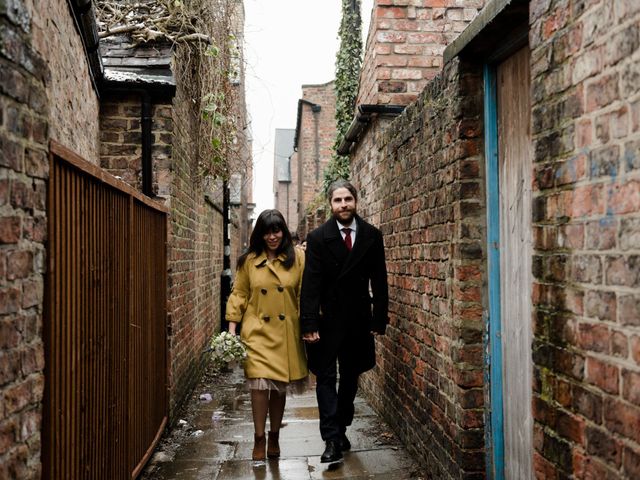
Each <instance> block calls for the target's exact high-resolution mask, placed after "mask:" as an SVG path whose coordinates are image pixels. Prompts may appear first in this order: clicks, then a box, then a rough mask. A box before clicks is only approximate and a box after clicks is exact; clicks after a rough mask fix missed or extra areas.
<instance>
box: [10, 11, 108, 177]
mask: <svg viewBox="0 0 640 480" xmlns="http://www.w3.org/2000/svg"><path fill="white" fill-rule="evenodd" d="M12 3H15V2H8V4H9V5H11V4H12ZM18 3H22V1H19V2H18ZM24 3H25V4H26V6H27V8H28V10H29V12H31V15H32V23H31V33H32V39H33V48H34V49H35V50H37V51H38V52H39V54H40V55H41V56H42V57H43V58H45V59H46V61H47V63H48V64H49V72H50V73H49V77H48V78H47V97H48V98H49V105H50V108H49V116H50V122H49V135H50V137H51V138H52V139H54V140H57V141H59V142H60V143H62V144H63V145H64V146H66V147H68V148H71V149H72V150H74V151H75V152H76V153H78V154H79V155H80V156H82V157H84V158H85V159H86V160H87V161H89V162H91V163H94V164H97V163H98V155H99V136H98V128H99V127H98V109H99V100H98V97H97V95H96V93H95V90H94V88H93V85H92V83H91V77H90V76H89V66H88V63H87V60H86V56H85V53H84V47H83V44H82V39H81V37H80V35H78V31H77V30H76V27H75V24H74V19H73V16H72V14H71V10H70V8H69V3H68V2H67V1H66V0H49V1H46V2H38V1H34V0H26V1H25V2H24Z"/></svg>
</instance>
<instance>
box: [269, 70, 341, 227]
mask: <svg viewBox="0 0 640 480" xmlns="http://www.w3.org/2000/svg"><path fill="white" fill-rule="evenodd" d="M335 103H336V97H335V85H334V82H333V81H331V82H327V83H323V84H319V85H303V86H302V98H301V99H300V100H298V114H297V119H296V129H295V134H294V139H293V148H294V152H293V154H292V155H291V157H290V160H289V176H290V182H291V183H290V184H289V185H288V189H289V195H290V199H291V200H290V202H292V204H291V205H290V208H289V217H288V218H287V221H288V224H289V228H290V229H291V231H292V232H296V233H297V235H298V237H299V238H301V239H304V238H305V237H306V235H307V233H308V232H309V230H310V229H313V228H314V227H313V226H314V219H315V214H316V210H317V209H318V207H319V206H320V204H321V202H322V201H323V199H322V198H320V200H319V197H318V192H320V191H322V181H323V178H324V177H323V171H324V168H325V167H326V166H327V164H328V163H329V160H331V156H332V154H333V144H334V142H335V136H336V121H335V115H336V107H335ZM277 201H278V202H281V200H279V199H278V200H277ZM294 208H295V210H294Z"/></svg>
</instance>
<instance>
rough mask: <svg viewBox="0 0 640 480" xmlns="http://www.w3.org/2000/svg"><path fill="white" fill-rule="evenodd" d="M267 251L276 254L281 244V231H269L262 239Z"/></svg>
mask: <svg viewBox="0 0 640 480" xmlns="http://www.w3.org/2000/svg"><path fill="white" fill-rule="evenodd" d="M262 238H263V239H264V244H265V245H266V246H267V250H268V251H270V252H271V253H276V252H277V250H278V248H279V247H280V244H281V243H282V230H271V231H269V232H267V233H266V235H264V236H263V237H262Z"/></svg>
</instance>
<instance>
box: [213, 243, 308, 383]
mask: <svg viewBox="0 0 640 480" xmlns="http://www.w3.org/2000/svg"><path fill="white" fill-rule="evenodd" d="M295 253H296V260H295V262H294V264H293V265H292V266H291V268H289V270H287V269H285V268H284V266H283V265H282V261H283V260H284V259H285V256H284V254H282V255H280V256H279V257H278V258H276V259H274V260H273V261H268V260H267V255H266V253H262V254H261V255H259V256H256V255H255V254H249V256H248V257H247V259H246V260H245V262H244V264H243V265H242V267H240V268H239V269H238V271H237V272H236V278H235V282H234V285H233V290H232V292H231V295H230V297H229V300H228V302H227V311H226V315H225V318H226V320H227V321H229V322H242V328H241V330H240V336H241V339H242V341H243V342H244V344H245V345H246V347H247V359H246V361H245V365H244V370H245V375H246V376H247V378H268V379H271V380H279V381H281V382H291V381H293V380H299V379H301V378H304V377H306V376H307V375H308V370H307V361H306V356H305V351H304V346H303V343H302V337H301V333H300V318H299V302H300V289H301V284H302V271H303V269H304V252H303V251H301V250H299V249H297V248H296V249H295Z"/></svg>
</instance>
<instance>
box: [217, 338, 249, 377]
mask: <svg viewBox="0 0 640 480" xmlns="http://www.w3.org/2000/svg"><path fill="white" fill-rule="evenodd" d="M210 351H211V359H212V362H213V366H214V368H215V370H216V371H220V370H222V369H224V368H225V367H228V366H229V365H230V364H232V363H234V362H242V361H243V360H244V359H245V358H247V350H246V348H245V346H244V344H243V343H242V341H241V340H240V337H238V336H236V335H232V334H231V333H229V332H220V333H219V334H218V335H215V336H214V337H213V338H212V339H211V347H210Z"/></svg>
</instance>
